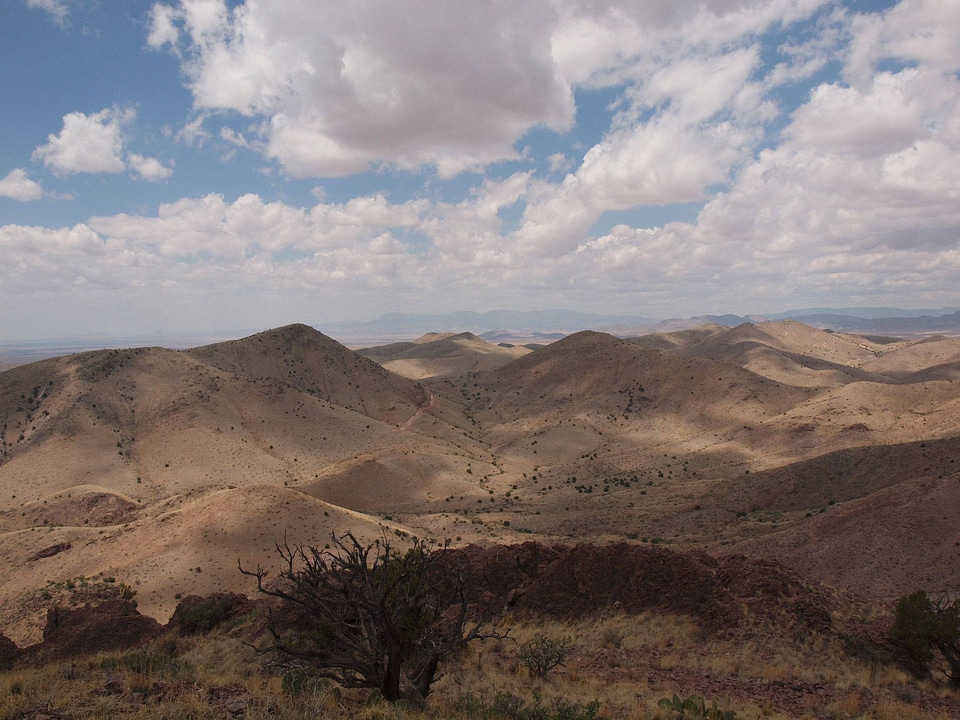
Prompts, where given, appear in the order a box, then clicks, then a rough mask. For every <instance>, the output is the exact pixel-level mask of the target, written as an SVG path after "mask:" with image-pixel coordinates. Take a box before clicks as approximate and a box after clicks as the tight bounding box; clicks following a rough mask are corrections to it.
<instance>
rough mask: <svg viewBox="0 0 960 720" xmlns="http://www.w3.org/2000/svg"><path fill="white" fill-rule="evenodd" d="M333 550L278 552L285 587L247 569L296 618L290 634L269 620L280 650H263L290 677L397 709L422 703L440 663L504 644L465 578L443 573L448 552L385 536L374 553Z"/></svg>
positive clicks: (449, 570)
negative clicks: (294, 672)
mask: <svg viewBox="0 0 960 720" xmlns="http://www.w3.org/2000/svg"><path fill="white" fill-rule="evenodd" d="M331 542H332V548H324V549H322V550H321V549H318V548H316V547H307V546H294V547H290V546H289V545H287V544H286V543H284V544H283V545H282V546H280V545H278V546H277V552H278V553H279V554H280V556H281V558H282V560H283V569H282V570H281V571H280V578H279V581H278V582H273V583H269V584H267V583H266V582H265V579H266V576H267V573H266V571H265V570H263V569H262V568H259V567H258V568H257V569H256V570H244V569H243V568H242V567H241V568H240V571H241V572H242V573H243V574H245V575H248V576H251V577H253V578H255V579H256V581H257V590H258V591H259V592H261V593H263V594H265V595H267V596H269V597H273V598H276V599H277V600H279V601H280V602H281V604H282V605H283V606H284V609H285V611H287V613H288V614H292V615H293V616H294V617H295V622H294V623H293V627H287V628H283V627H280V626H279V625H278V624H277V623H276V622H274V621H272V620H271V623H270V628H269V629H270V632H271V635H272V636H273V642H272V643H271V644H269V645H267V646H265V647H262V648H260V649H259V652H261V653H272V654H273V655H274V657H275V658H277V663H278V664H279V665H281V666H282V667H285V668H301V669H302V670H304V671H305V672H308V673H310V674H312V675H313V676H315V677H319V678H327V679H330V680H334V681H336V682H338V683H340V684H341V685H342V686H344V687H354V688H370V689H372V690H376V691H378V692H379V693H380V695H381V696H382V697H383V698H384V699H385V700H387V701H389V702H395V701H397V700H400V699H401V698H402V697H404V695H406V698H407V699H410V700H414V701H419V702H422V701H423V700H424V699H425V698H426V697H427V695H428V694H429V693H430V689H431V685H432V684H433V681H434V680H435V678H436V674H437V668H438V665H439V663H440V661H441V660H443V659H444V658H446V657H448V656H449V655H451V654H452V653H454V652H456V651H457V650H459V649H460V648H461V647H463V646H464V645H465V644H466V643H468V642H470V641H472V640H477V639H481V638H497V637H503V635H501V634H499V633H497V632H495V631H493V630H486V629H485V627H484V622H483V618H471V617H470V614H471V613H470V612H469V606H470V599H469V598H468V597H467V592H466V588H465V586H464V582H463V578H462V577H461V576H460V573H459V571H458V569H457V568H456V567H452V566H451V565H450V564H449V563H444V564H443V565H442V566H441V565H438V563H437V561H438V559H439V558H442V557H443V551H442V550H441V551H439V552H434V553H432V552H431V551H430V549H429V548H428V547H427V544H426V541H424V540H419V539H416V538H414V542H413V546H412V547H411V548H410V549H409V550H407V551H406V552H400V551H397V550H394V549H393V547H392V546H391V545H390V540H389V538H388V537H387V535H386V532H385V531H384V534H383V537H382V538H381V539H379V540H377V541H376V542H374V543H372V544H370V545H363V544H361V543H360V542H359V541H358V540H357V539H356V538H355V537H354V536H353V535H351V534H350V533H347V534H345V535H341V536H337V535H334V536H333V537H332V539H331ZM284 630H288V632H284ZM403 684H405V685H406V687H405V688H402V687H401V686H402V685H403Z"/></svg>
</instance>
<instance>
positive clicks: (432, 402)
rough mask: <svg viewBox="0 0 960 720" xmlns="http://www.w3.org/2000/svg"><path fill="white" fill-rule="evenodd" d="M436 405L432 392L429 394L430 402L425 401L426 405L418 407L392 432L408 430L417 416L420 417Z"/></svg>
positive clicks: (435, 398) (435, 397)
mask: <svg viewBox="0 0 960 720" xmlns="http://www.w3.org/2000/svg"><path fill="white" fill-rule="evenodd" d="M436 406H437V396H436V395H434V394H433V393H431V394H430V402H428V403H427V404H426V405H424V406H423V407H421V408H419V409H418V410H417V411H416V412H415V413H414V414H413V417H411V418H410V419H409V420H407V421H406V422H405V423H403V424H402V425H399V426H398V427H395V428H394V429H393V431H394V432H403V431H404V430H409V429H410V427H411V426H412V425H413V423H414V422H416V421H417V418H420V417H422V416H423V415H424V414H426V413H428V412H430V411H431V410H433V409H434V408H435V407H436Z"/></svg>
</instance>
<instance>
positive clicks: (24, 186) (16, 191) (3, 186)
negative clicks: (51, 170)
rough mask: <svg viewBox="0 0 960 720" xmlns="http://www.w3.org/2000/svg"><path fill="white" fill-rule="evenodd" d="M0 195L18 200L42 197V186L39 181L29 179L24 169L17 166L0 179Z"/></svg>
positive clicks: (26, 200)
mask: <svg viewBox="0 0 960 720" xmlns="http://www.w3.org/2000/svg"><path fill="white" fill-rule="evenodd" d="M0 196H3V197H8V198H13V199H14V200H19V201H20V202H28V201H30V200H39V199H40V198H42V197H43V188H42V187H41V186H40V183H38V182H36V181H35V180H31V179H30V176H29V175H28V174H27V171H26V170H24V169H23V168H17V169H15V170H11V171H10V172H9V173H7V176H6V177H5V178H3V179H2V180H0Z"/></svg>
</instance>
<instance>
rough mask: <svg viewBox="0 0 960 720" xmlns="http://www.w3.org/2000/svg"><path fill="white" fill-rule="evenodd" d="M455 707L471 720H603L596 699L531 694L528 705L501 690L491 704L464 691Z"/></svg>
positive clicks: (458, 712) (461, 715)
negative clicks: (583, 700)
mask: <svg viewBox="0 0 960 720" xmlns="http://www.w3.org/2000/svg"><path fill="white" fill-rule="evenodd" d="M454 709H455V710H456V711H457V715H458V716H460V717H466V718H471V720H602V717H601V715H600V703H599V702H597V701H596V700H594V701H592V702H589V703H587V704H586V705H581V704H580V703H575V702H569V701H567V700H564V699H563V698H555V699H553V700H552V701H550V702H549V703H545V702H544V701H543V698H542V697H541V696H540V695H534V701H533V704H532V705H531V704H528V703H527V702H525V701H524V700H523V699H521V698H518V697H516V696H514V695H510V694H509V693H504V692H498V693H497V694H496V695H495V696H494V698H493V702H491V703H486V702H484V701H483V700H481V699H480V698H478V697H476V696H475V695H473V694H471V693H467V694H466V695H463V696H461V697H460V698H459V699H458V700H457V701H456V703H454Z"/></svg>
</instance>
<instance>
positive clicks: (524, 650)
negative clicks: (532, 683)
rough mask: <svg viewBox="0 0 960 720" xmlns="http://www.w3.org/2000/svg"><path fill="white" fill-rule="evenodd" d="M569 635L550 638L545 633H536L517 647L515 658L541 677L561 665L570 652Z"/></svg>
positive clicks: (533, 673)
mask: <svg viewBox="0 0 960 720" xmlns="http://www.w3.org/2000/svg"><path fill="white" fill-rule="evenodd" d="M570 642H571V639H570V638H569V637H564V638H559V639H557V638H552V637H550V636H549V635H547V634H546V633H542V632H541V633H537V634H536V635H534V636H533V637H532V638H531V639H530V640H528V641H527V642H525V643H523V644H522V645H520V647H519V648H518V649H517V660H518V661H519V663H520V664H521V665H522V666H523V667H525V668H527V670H529V671H530V673H531V674H532V675H534V676H536V677H543V676H544V675H546V674H547V673H548V672H550V671H551V670H553V669H554V668H557V667H560V666H561V665H563V661H564V660H565V659H566V657H567V655H568V654H569V652H570Z"/></svg>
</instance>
